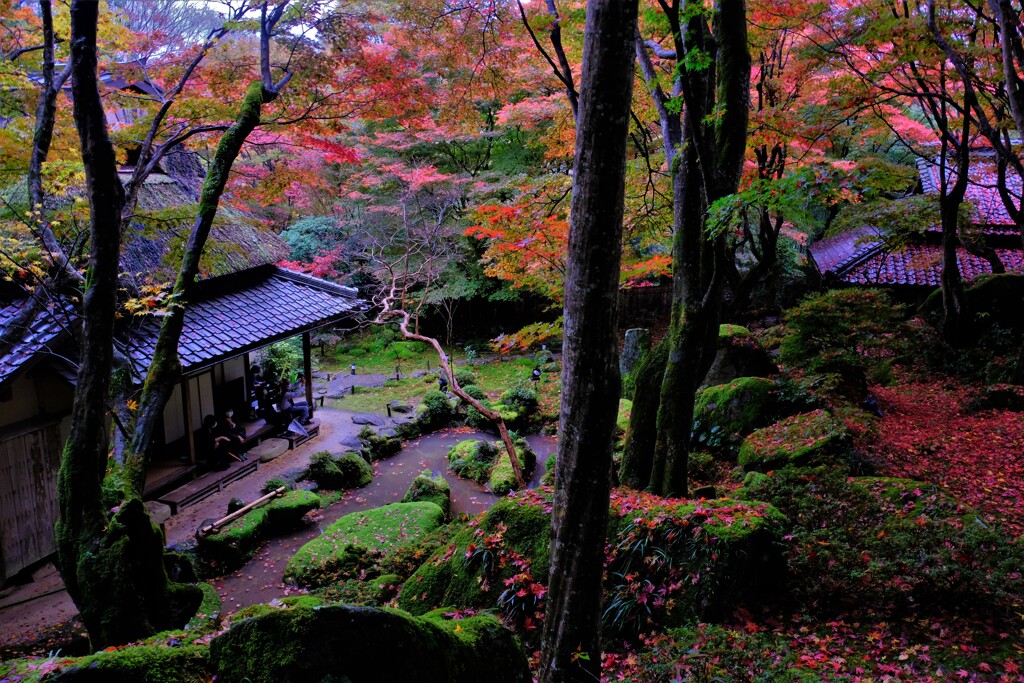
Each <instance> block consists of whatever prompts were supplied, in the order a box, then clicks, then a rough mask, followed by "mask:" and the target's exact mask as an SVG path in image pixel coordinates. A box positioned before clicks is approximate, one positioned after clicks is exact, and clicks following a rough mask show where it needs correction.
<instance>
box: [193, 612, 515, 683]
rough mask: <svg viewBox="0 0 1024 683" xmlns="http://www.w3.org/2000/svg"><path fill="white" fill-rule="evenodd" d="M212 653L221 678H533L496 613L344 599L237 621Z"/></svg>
mask: <svg viewBox="0 0 1024 683" xmlns="http://www.w3.org/2000/svg"><path fill="white" fill-rule="evenodd" d="M270 643H273V646H272V647H269V646H268V644H270ZM210 657H211V660H212V662H213V664H214V665H215V667H216V671H217V680H218V681H225V682H226V683H241V682H242V681H248V682H250V683H290V682H296V683H298V682H302V683H306V682H308V681H327V680H335V681H351V683H370V682H376V681H418V682H420V683H476V682H477V681H489V682H490V683H506V682H507V683H529V681H530V680H531V674H530V670H529V667H528V666H527V662H526V658H525V656H524V655H523V653H522V651H521V650H520V647H519V644H518V642H516V639H515V637H514V636H513V635H512V634H511V633H510V632H509V631H508V630H507V629H505V628H504V627H503V626H502V625H501V623H500V622H499V621H498V620H497V619H496V618H494V617H491V616H477V617H471V618H468V619H460V620H458V621H448V620H445V619H443V618H439V617H423V618H414V617H411V616H409V615H407V614H402V613H401V612H396V611H392V610H378V609H372V608H367V607H353V606H348V605H330V606H326V607H321V608H320V609H316V610H313V609H307V608H302V607H296V608H292V609H285V610H278V611H276V612H274V613H271V614H265V615H262V616H260V617H257V618H255V619H251V620H248V621H246V622H243V623H241V624H237V625H236V626H234V627H233V628H232V629H231V630H229V631H228V632H227V633H225V634H223V635H221V636H218V637H217V638H215V639H214V640H213V642H212V643H211V646H210Z"/></svg>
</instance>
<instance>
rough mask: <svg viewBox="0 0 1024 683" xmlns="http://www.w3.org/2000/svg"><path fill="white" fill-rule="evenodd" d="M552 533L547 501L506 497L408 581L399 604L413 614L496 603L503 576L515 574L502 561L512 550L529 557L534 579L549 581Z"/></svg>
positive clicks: (457, 535)
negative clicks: (445, 608)
mask: <svg viewBox="0 0 1024 683" xmlns="http://www.w3.org/2000/svg"><path fill="white" fill-rule="evenodd" d="M550 533H551V515H550V511H549V510H547V509H546V505H545V504H544V503H541V502H538V501H527V500H520V499H516V498H503V499H502V500H500V501H498V502H497V504H495V505H494V507H492V508H491V509H490V510H488V511H487V512H485V513H484V514H483V515H482V516H481V517H480V519H479V522H478V524H477V525H476V527H473V528H468V529H464V530H463V531H460V532H459V533H458V534H456V535H455V536H454V537H453V538H452V540H451V541H450V542H449V543H447V544H446V545H445V546H444V547H442V548H440V549H438V551H437V552H435V553H434V554H433V555H432V556H431V557H430V559H429V560H427V561H426V562H424V563H423V565H422V566H420V568H419V569H417V570H416V571H415V572H414V573H413V574H412V576H410V577H409V579H408V580H406V582H405V585H404V586H403V587H402V593H401V595H399V597H398V606H399V607H401V608H402V609H404V610H407V611H409V612H412V613H413V614H425V613H427V612H429V611H430V610H433V609H437V608H439V607H446V606H453V607H466V608H484V607H494V606H495V604H496V602H497V599H498V596H499V595H500V594H501V592H502V590H503V589H504V582H505V580H506V579H508V578H510V577H511V576H512V575H513V574H515V573H516V568H515V567H514V566H512V564H511V563H505V564H504V566H502V563H501V562H499V561H498V556H499V555H500V554H501V553H503V552H508V551H512V552H514V553H516V554H518V555H520V556H522V557H525V558H528V559H529V563H530V566H531V567H532V572H533V576H534V578H536V579H537V580H539V581H541V582H544V583H546V582H547V578H546V577H547V572H548V563H549V561H550V555H549V552H548V540H549V539H548V537H549V535H550Z"/></svg>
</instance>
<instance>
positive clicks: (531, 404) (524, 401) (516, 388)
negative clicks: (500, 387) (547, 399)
mask: <svg viewBox="0 0 1024 683" xmlns="http://www.w3.org/2000/svg"><path fill="white" fill-rule="evenodd" d="M501 402H502V403H503V404H505V405H507V406H511V407H513V408H515V409H516V410H517V411H519V412H520V413H532V412H533V411H535V410H536V409H537V392H536V391H534V390H533V387H531V386H530V385H529V383H528V382H526V381H525V380H520V381H518V382H516V383H515V384H514V385H512V386H511V387H509V388H508V389H506V390H505V391H504V392H503V393H502V394H501Z"/></svg>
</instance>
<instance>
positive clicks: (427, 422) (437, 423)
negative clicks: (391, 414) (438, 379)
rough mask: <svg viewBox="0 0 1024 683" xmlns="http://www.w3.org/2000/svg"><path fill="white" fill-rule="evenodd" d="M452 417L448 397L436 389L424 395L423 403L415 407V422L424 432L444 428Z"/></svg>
mask: <svg viewBox="0 0 1024 683" xmlns="http://www.w3.org/2000/svg"><path fill="white" fill-rule="evenodd" d="M453 416H454V413H453V411H452V405H451V403H450V402H449V400H448V397H447V396H445V395H444V394H443V393H441V392H440V391H438V390H436V389H433V390H431V391H428V392H427V393H426V394H424V395H423V401H422V402H421V403H420V404H419V406H417V407H416V422H417V423H418V424H419V426H420V429H422V430H423V431H425V432H427V431H433V430H435V429H440V428H441V427H444V426H446V425H447V424H448V423H449V422H451V421H452V417H453Z"/></svg>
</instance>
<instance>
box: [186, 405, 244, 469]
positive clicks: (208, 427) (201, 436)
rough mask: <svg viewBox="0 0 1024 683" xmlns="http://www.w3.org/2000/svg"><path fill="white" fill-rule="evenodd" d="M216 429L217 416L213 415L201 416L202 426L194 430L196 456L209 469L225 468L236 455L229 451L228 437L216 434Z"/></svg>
mask: <svg viewBox="0 0 1024 683" xmlns="http://www.w3.org/2000/svg"><path fill="white" fill-rule="evenodd" d="M216 430H217V418H215V417H214V416H213V415H207V416H206V417H205V418H203V426H202V427H200V428H199V430H198V431H196V456H197V458H198V460H199V461H200V462H203V463H204V464H205V465H206V466H207V467H209V468H210V469H213V470H226V469H227V468H228V465H230V464H231V460H232V459H237V456H235V455H234V454H232V453H231V450H230V448H231V447H230V443H229V442H230V440H229V439H228V437H226V436H218V434H217V431H216Z"/></svg>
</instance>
